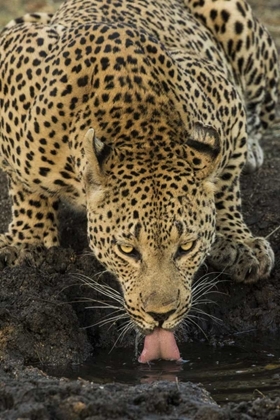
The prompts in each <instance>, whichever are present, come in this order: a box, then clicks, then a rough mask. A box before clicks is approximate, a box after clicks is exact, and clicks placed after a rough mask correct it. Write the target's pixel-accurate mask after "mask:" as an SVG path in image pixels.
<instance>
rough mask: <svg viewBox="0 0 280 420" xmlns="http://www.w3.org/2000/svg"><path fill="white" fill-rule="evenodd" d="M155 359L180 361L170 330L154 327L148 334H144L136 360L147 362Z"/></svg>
mask: <svg viewBox="0 0 280 420" xmlns="http://www.w3.org/2000/svg"><path fill="white" fill-rule="evenodd" d="M156 359H163V360H174V361H176V362H180V361H182V359H181V356H180V352H179V349H178V346H177V343H176V339H175V336H174V333H173V332H172V331H169V330H165V329H163V328H159V327H156V328H154V330H153V331H152V332H151V333H150V334H148V335H146V337H145V340H144V347H143V350H142V352H141V354H140V356H139V358H138V362H140V363H148V362H150V361H152V360H156Z"/></svg>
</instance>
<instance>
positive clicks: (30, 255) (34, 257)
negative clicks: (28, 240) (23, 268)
mask: <svg viewBox="0 0 280 420" xmlns="http://www.w3.org/2000/svg"><path fill="white" fill-rule="evenodd" d="M45 252H46V248H45V247H44V246H42V245H39V244H34V245H31V244H25V245H23V246H16V245H3V244H2V246H1V247H0V270H3V269H4V268H5V267H11V266H15V265H22V264H24V265H29V266H34V267H38V266H40V264H41V263H42V261H43V260H44V258H45Z"/></svg>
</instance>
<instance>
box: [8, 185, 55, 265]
mask: <svg viewBox="0 0 280 420" xmlns="http://www.w3.org/2000/svg"><path fill="white" fill-rule="evenodd" d="M10 196H11V198H12V221H11V223H10V225H9V228H8V231H7V232H6V233H4V234H2V235H0V266H2V267H3V266H7V265H16V264H20V263H21V262H22V261H24V260H25V259H28V260H30V259H31V260H32V261H33V260H34V263H36V260H37V258H38V251H39V253H40V249H41V248H43V247H46V248H50V247H52V246H58V245H59V240H58V230H57V209H58V200H57V198H53V197H49V196H45V195H43V194H39V193H33V192H30V191H29V190H28V189H27V188H26V187H25V186H24V185H23V184H21V183H20V182H18V181H14V180H13V179H11V180H10ZM32 254H33V257H32ZM35 255H36V256H35Z"/></svg>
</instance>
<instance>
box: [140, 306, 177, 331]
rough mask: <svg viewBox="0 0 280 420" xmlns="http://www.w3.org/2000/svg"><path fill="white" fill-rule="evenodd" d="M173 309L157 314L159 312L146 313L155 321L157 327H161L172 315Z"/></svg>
mask: <svg viewBox="0 0 280 420" xmlns="http://www.w3.org/2000/svg"><path fill="white" fill-rule="evenodd" d="M174 312H175V309H172V310H171V311H168V312H164V313H159V312H147V313H148V315H150V316H151V317H152V318H153V319H154V320H155V321H157V322H158V326H159V327H161V326H162V324H163V323H164V321H166V320H167V319H168V318H169V317H170V316H171V315H172V314H174Z"/></svg>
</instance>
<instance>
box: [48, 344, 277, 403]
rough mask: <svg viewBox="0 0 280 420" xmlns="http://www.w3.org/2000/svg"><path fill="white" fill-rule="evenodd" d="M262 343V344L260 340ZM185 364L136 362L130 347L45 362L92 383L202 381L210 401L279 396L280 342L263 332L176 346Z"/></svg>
mask: <svg viewBox="0 0 280 420" xmlns="http://www.w3.org/2000/svg"><path fill="white" fill-rule="evenodd" d="M264 343H265V344H264ZM180 349H181V351H182V355H183V356H187V357H188V359H187V360H185V361H184V363H176V362H167V361H156V362H152V363H149V364H140V363H138V362H137V360H136V359H135V360H133V359H132V357H131V355H133V349H125V350H124V349H114V350H113V351H112V352H111V353H109V354H108V352H107V351H105V350H99V352H98V354H96V355H95V356H93V357H92V358H90V359H89V360H87V362H86V363H83V364H81V365H74V366H73V365H72V366H68V367H66V368H65V367H61V368H58V367H51V366H49V367H46V366H44V367H43V370H45V371H46V372H47V373H48V374H50V375H53V376H59V377H60V376H65V377H68V378H70V379H77V378H78V377H80V378H83V379H86V380H89V381H92V382H95V383H100V384H101V383H102V384H104V383H109V382H121V383H126V384H139V383H151V382H154V381H159V380H167V381H171V382H178V384H180V382H187V381H191V382H194V383H201V384H202V385H203V386H204V387H205V388H206V389H207V390H208V391H209V392H210V393H211V395H212V397H213V398H214V400H216V401H217V402H218V403H220V404H223V403H226V402H228V401H235V402H237V401H245V400H250V399H254V398H256V397H257V396H270V397H275V396H278V397H280V341H279V340H277V339H274V340H272V339H271V338H265V337H261V338H260V339H259V342H258V340H257V339H254V340H252V339H249V340H247V341H245V342H244V341H243V342H238V343H237V342H235V344H234V345H225V346H223V347H213V346H210V345H209V344H207V343H191V344H185V345H183V346H180Z"/></svg>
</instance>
